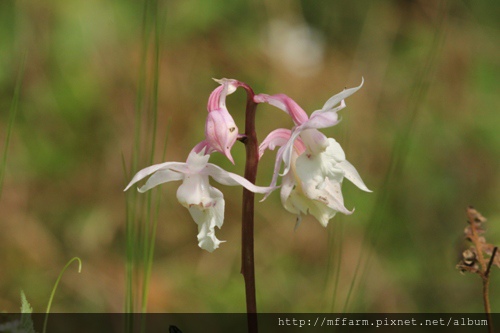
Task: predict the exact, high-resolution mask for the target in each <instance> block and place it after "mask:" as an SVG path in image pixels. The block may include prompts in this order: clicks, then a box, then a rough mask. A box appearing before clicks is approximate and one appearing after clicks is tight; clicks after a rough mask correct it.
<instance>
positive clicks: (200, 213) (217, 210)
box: [188, 187, 224, 252]
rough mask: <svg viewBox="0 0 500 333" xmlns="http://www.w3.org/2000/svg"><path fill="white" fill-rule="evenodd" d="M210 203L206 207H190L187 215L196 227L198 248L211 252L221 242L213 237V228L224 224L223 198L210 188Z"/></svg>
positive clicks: (214, 189) (220, 193)
mask: <svg viewBox="0 0 500 333" xmlns="http://www.w3.org/2000/svg"><path fill="white" fill-rule="evenodd" d="M210 197H211V198H212V202H211V204H210V205H209V206H208V207H204V206H202V205H191V206H190V207H189V208H188V209H189V213H190V214H191V217H192V218H193V220H194V221H195V222H196V224H197V225H198V236H197V238H198V246H199V247H200V248H202V249H204V250H206V251H208V252H213V251H214V250H215V249H217V248H218V247H219V245H220V243H222V242H223V241H220V240H218V239H217V237H215V227H218V228H220V227H221V226H222V224H223V222H224V198H223V195H222V192H220V191H219V190H218V189H216V188H213V187H211V188H210Z"/></svg>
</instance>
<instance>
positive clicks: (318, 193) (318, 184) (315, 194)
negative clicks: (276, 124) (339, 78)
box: [254, 82, 371, 226]
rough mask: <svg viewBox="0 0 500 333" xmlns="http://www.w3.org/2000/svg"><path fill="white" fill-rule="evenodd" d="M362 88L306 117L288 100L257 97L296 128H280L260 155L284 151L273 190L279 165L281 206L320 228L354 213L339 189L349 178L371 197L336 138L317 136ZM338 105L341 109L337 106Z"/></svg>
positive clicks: (279, 157)
mask: <svg viewBox="0 0 500 333" xmlns="http://www.w3.org/2000/svg"><path fill="white" fill-rule="evenodd" d="M362 85H363V82H362V83H361V85H360V86H359V87H356V88H351V89H346V90H344V91H343V92H341V93H339V94H337V95H335V96H333V97H331V98H330V99H329V100H328V101H327V102H326V103H325V105H324V106H323V108H322V109H321V110H317V111H315V112H313V113H312V114H311V117H308V116H307V114H306V113H305V111H304V110H303V109H302V108H301V107H300V106H299V105H298V104H297V103H295V101H293V100H292V99H291V98H290V97H288V96H286V95H283V94H279V95H273V96H269V95H263V94H261V95H256V96H255V99H254V100H255V101H256V102H258V103H262V102H267V103H269V104H271V105H273V106H276V107H278V108H280V109H281V110H283V111H285V112H286V113H288V114H289V115H290V116H291V118H292V120H293V121H294V123H295V126H294V127H293V128H292V130H287V129H278V130H275V131H273V132H271V133H270V134H269V135H268V136H267V138H266V139H265V140H264V141H263V142H262V144H261V146H260V148H259V151H260V154H261V155H262V153H263V152H264V150H265V149H274V148H275V147H276V146H280V148H279V150H278V152H277V154H276V162H275V169H274V174H273V180H272V182H271V186H275V185H276V183H277V179H278V175H279V170H280V168H281V163H284V164H285V170H284V172H283V174H282V176H283V177H282V184H281V201H282V204H283V206H284V207H285V209H287V210H288V211H289V212H291V213H294V214H296V215H297V216H298V221H300V217H301V214H311V215H313V216H314V217H315V218H316V219H317V220H318V221H319V222H320V223H321V224H322V225H324V226H326V225H327V224H328V221H329V220H330V219H331V218H332V217H333V216H334V215H335V214H336V213H337V212H341V213H344V214H351V213H352V212H353V211H349V210H348V209H347V208H346V207H345V206H344V199H343V197H342V192H341V184H342V181H343V179H344V177H345V178H347V179H349V180H350V181H351V182H353V183H354V184H355V185H356V186H357V187H359V188H360V189H361V190H363V191H367V192H371V191H370V190H369V189H368V188H367V187H366V185H365V184H364V183H363V180H362V179H361V177H360V175H359V173H358V172H357V171H356V169H355V168H354V166H352V164H351V163H349V162H348V161H347V160H346V159H345V153H344V151H343V150H342V147H341V146H340V145H339V144H338V143H337V142H336V141H335V140H334V139H332V138H327V137H326V136H325V135H324V134H323V133H321V132H320V131H318V129H320V128H325V127H330V126H333V125H335V124H337V123H338V122H339V118H338V115H337V112H338V111H339V110H341V109H343V108H344V107H345V103H344V98H346V97H348V96H350V95H352V94H353V93H354V92H356V91H357V90H358V89H359V88H361V86H362ZM337 104H340V105H338V106H336V105H337Z"/></svg>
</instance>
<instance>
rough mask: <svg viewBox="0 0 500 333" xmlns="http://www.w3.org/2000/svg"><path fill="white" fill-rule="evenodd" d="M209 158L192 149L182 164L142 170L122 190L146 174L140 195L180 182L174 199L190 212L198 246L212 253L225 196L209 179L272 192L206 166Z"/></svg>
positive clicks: (220, 225) (217, 241)
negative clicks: (163, 184) (155, 188)
mask: <svg viewBox="0 0 500 333" xmlns="http://www.w3.org/2000/svg"><path fill="white" fill-rule="evenodd" d="M209 158H210V155H208V154H207V155H205V149H202V151H200V152H196V151H195V150H194V149H193V150H192V151H191V153H190V154H189V156H188V158H187V160H186V162H185V163H182V162H165V163H161V164H156V165H152V166H150V167H147V168H145V169H142V170H141V171H139V172H138V173H137V174H136V175H135V176H134V177H133V178H132V180H131V181H130V183H129V184H128V185H127V187H126V188H125V190H124V191H126V190H128V189H129V188H130V187H131V186H132V185H133V184H135V183H137V182H138V181H140V180H141V179H143V178H145V177H147V176H149V175H152V176H151V177H150V178H149V179H148V180H147V182H146V184H145V185H143V186H142V187H141V188H139V189H138V191H139V192H141V193H143V192H146V191H148V190H150V189H152V188H153V187H155V186H157V185H159V184H162V183H167V182H170V181H175V180H182V184H181V186H179V189H178V190H177V200H179V202H180V203H181V204H182V205H183V206H184V207H186V208H187V209H188V210H189V213H190V214H191V217H192V218H193V220H194V221H195V222H196V224H197V225H198V246H199V247H200V248H202V249H204V250H207V251H208V252H213V251H214V250H215V249H216V248H218V247H219V245H220V243H221V242H222V241H220V240H218V239H217V238H216V237H215V227H216V226H217V227H218V228H221V227H222V224H223V222H224V197H223V195H222V192H221V191H219V190H218V189H216V188H214V187H212V186H210V183H209V176H210V177H212V178H213V179H215V180H216V181H217V182H219V183H221V184H223V185H229V186H234V185H242V186H243V187H245V188H246V189H248V190H249V191H252V192H255V193H266V192H268V191H270V190H271V189H270V188H268V187H259V186H256V185H254V184H252V183H250V182H249V181H248V180H246V179H245V178H243V177H241V176H239V175H236V174H234V173H231V172H228V171H225V170H224V169H222V168H220V167H218V166H216V165H214V164H212V163H208V159H209Z"/></svg>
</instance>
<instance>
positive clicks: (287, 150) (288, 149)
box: [280, 126, 302, 176]
mask: <svg viewBox="0 0 500 333" xmlns="http://www.w3.org/2000/svg"><path fill="white" fill-rule="evenodd" d="M301 131H302V127H300V126H299V127H297V128H295V129H294V130H293V132H292V136H291V137H290V140H288V142H287V143H286V144H285V145H284V146H283V147H282V148H281V149H282V150H283V152H282V154H283V162H284V163H285V170H283V173H282V174H281V175H282V176H284V175H286V174H287V173H288V171H289V170H290V166H291V163H292V154H293V145H294V142H295V140H296V139H297V137H298V136H299V134H300V132H301ZM281 149H280V150H281ZM280 164H281V163H280Z"/></svg>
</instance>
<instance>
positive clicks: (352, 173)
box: [338, 160, 372, 192]
mask: <svg viewBox="0 0 500 333" xmlns="http://www.w3.org/2000/svg"><path fill="white" fill-rule="evenodd" d="M338 166H339V167H340V168H341V169H342V170H344V172H345V178H347V179H349V180H350V181H351V182H352V183H353V184H354V185H356V186H357V187H359V188H360V189H361V190H363V191H365V192H372V191H370V190H369V189H368V187H366V185H365V183H364V182H363V180H362V179H361V176H360V175H359V173H358V171H357V170H356V168H355V167H354V166H353V165H352V164H351V163H349V162H348V161H347V160H343V161H342V162H340V163H338Z"/></svg>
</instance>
